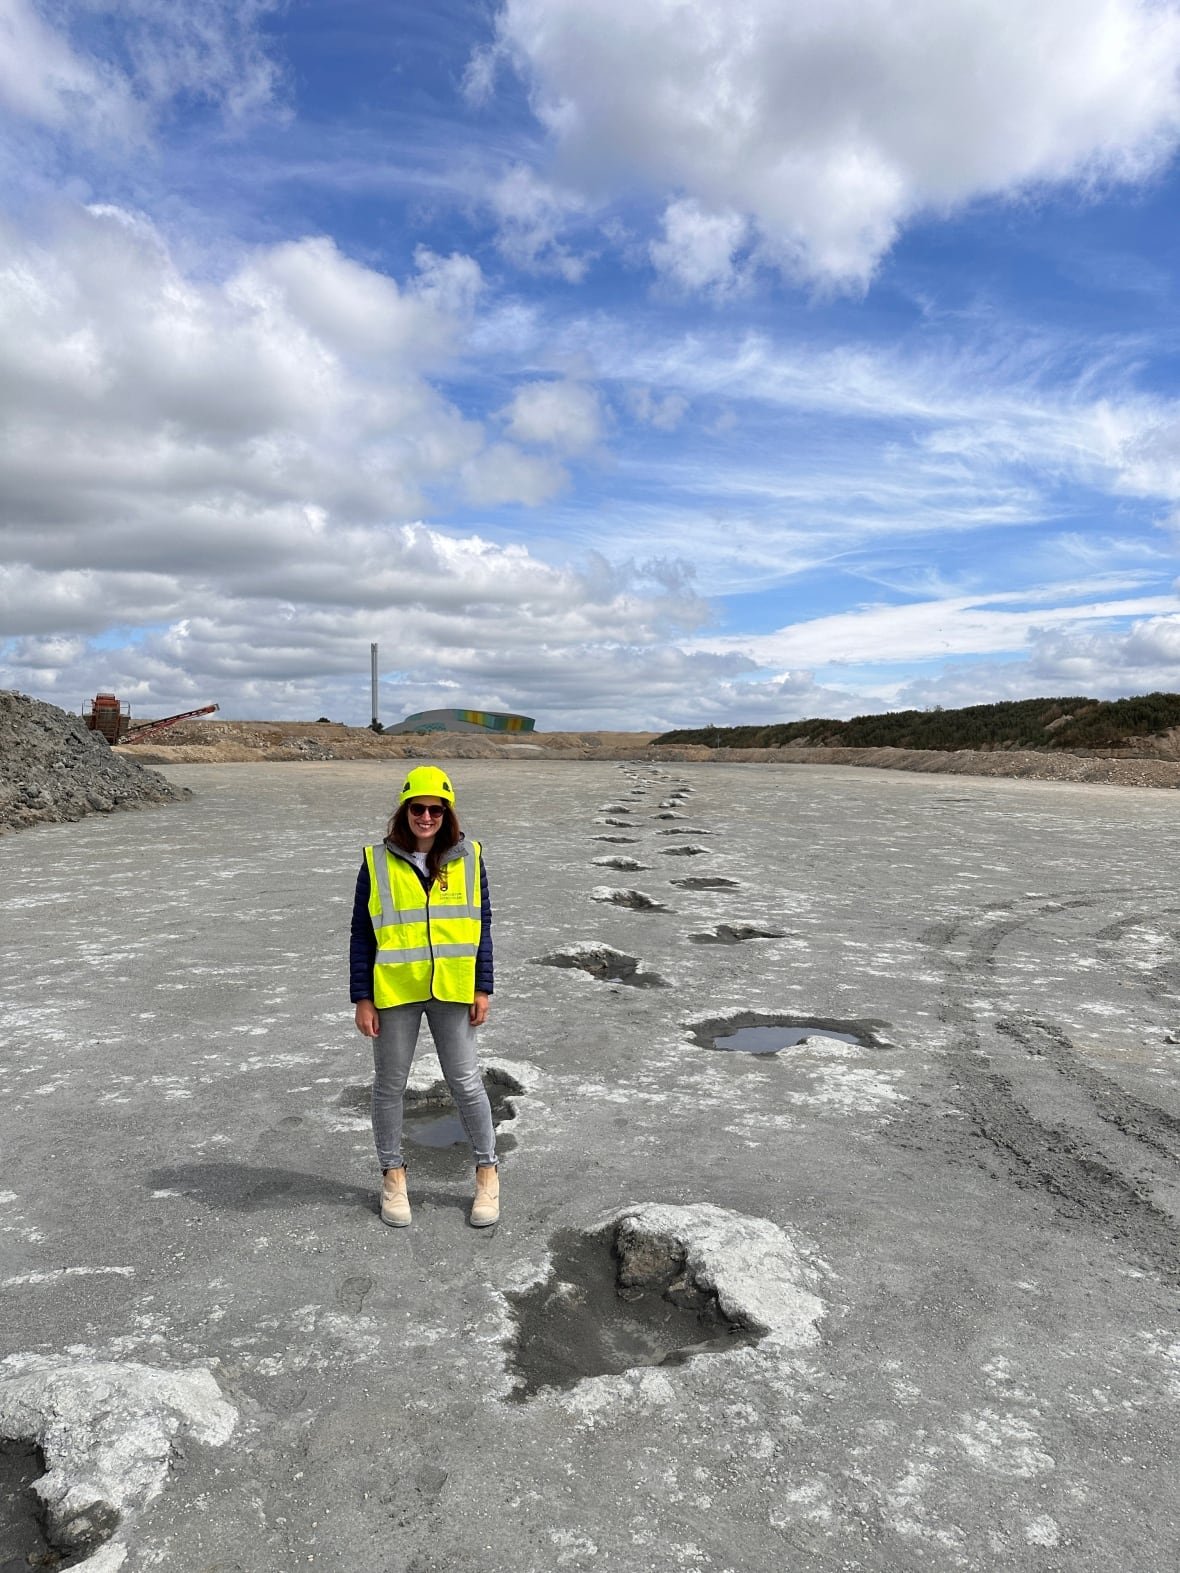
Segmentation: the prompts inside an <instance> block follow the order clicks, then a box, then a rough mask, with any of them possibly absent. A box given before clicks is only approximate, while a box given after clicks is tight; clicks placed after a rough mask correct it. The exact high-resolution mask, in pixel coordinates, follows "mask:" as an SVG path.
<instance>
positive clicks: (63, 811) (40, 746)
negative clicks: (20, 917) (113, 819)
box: [0, 690, 191, 835]
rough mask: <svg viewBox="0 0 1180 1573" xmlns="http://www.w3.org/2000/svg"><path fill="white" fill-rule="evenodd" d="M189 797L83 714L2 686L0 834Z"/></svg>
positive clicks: (184, 790)
mask: <svg viewBox="0 0 1180 1573" xmlns="http://www.w3.org/2000/svg"><path fill="white" fill-rule="evenodd" d="M189 796H191V794H190V793H189V792H188V790H187V789H186V788H181V787H175V786H173V785H172V783H171V782H170V781H166V780H165V779H164V777H163V776H162V775H160V774H159V772H158V771H155V770H145V769H144V767H143V766H142V765H141V764H139V763H138V761H136V760H135V759H133V758H131V757H130V756H129V755H127V754H125V753H123V752H122V751H121V750H118V751H117V750H113V749H112V748H111V747H110V745H109V744H108V743H107V741H106V739H105V738H104V737H102V735H101V734H100V733H98V732H91V731H88V730H87V728H86V725H85V723H84V722H83V720H82V718H81V716H74V715H70V714H69V713H68V712H67V711H65V710H59V709H58V708H57V706H56V705H47V704H43V703H42V702H41V701H40V700H39V699H29V698H27V697H26V696H25V695H24V694H16V693H10V692H8V691H7V690H0V835H2V834H3V833H4V832H5V831H8V830H22V829H23V828H24V827H25V826H26V825H40V824H46V823H49V824H61V823H63V822H64V821H67V820H72V819H81V818H83V816H84V815H86V814H109V813H110V812H111V810H112V809H116V808H142V807H144V806H145V805H147V804H151V803H172V802H175V801H177V800H178V799H180V798H184V797H189Z"/></svg>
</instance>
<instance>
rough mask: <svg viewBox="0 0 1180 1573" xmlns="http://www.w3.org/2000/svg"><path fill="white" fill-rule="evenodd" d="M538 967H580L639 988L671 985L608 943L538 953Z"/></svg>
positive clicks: (593, 975) (613, 980) (659, 987)
mask: <svg viewBox="0 0 1180 1573" xmlns="http://www.w3.org/2000/svg"><path fill="white" fill-rule="evenodd" d="M535 965H537V966H538V967H579V968H580V969H581V970H582V971H583V972H588V973H589V974H590V976H591V977H592V978H602V979H604V980H608V981H612V982H616V983H626V984H629V985H630V986H631V987H632V988H636V989H666V988H668V987H669V985H668V984H667V983H665V982H664V980H663V978H661V977H660V976H659V974H658V973H655V972H641V971H640V970H639V962H638V960H637V959H636V957H634V956H628V955H627V954H626V952H625V951H621V950H614V949H612V948H611V946H609V945H594V946H590V945H588V946H586V948H585V949H584V950H565V951H562V950H559V951H555V952H554V953H553V955H552V956H538V957H537V959H536V963H535Z"/></svg>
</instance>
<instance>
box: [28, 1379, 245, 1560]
mask: <svg viewBox="0 0 1180 1573" xmlns="http://www.w3.org/2000/svg"><path fill="white" fill-rule="evenodd" d="M236 1423H237V1411H236V1409H234V1407H233V1406H232V1405H231V1404H228V1403H227V1402H226V1401H225V1399H224V1398H223V1397H222V1396H221V1390H220V1389H219V1387H218V1385H217V1383H216V1381H215V1380H214V1378H213V1376H212V1374H211V1372H210V1371H209V1370H207V1369H206V1368H205V1367H202V1366H196V1367H190V1368H189V1369H187V1370H177V1371H168V1370H161V1369H158V1368H156V1367H154V1366H147V1365H141V1364H138V1363H134V1362H128V1363H126V1364H122V1363H117V1362H115V1361H101V1360H72V1359H68V1358H67V1359H62V1358H55V1357H54V1356H52V1355H36V1354H14V1355H9V1356H8V1358H7V1359H5V1360H3V1361H0V1436H4V1437H8V1438H11V1439H13V1440H15V1441H28V1442H33V1443H35V1444H36V1445H37V1446H38V1447H39V1448H40V1449H41V1451H42V1452H43V1454H44V1455H45V1461H46V1463H47V1465H48V1469H47V1471H46V1473H45V1474H44V1475H42V1476H41V1477H40V1479H39V1480H37V1481H35V1482H34V1485H33V1489H34V1491H36V1493H37V1495H38V1496H39V1497H40V1498H41V1501H42V1504H43V1508H44V1515H45V1523H46V1534H47V1538H48V1539H49V1541H50V1543H51V1545H53V1546H54V1547H55V1548H57V1549H58V1550H61V1551H67V1552H71V1553H73V1554H75V1555H76V1554H77V1553H79V1552H85V1551H91V1550H95V1551H97V1550H98V1548H99V1547H102V1546H104V1544H105V1543H106V1542H108V1541H110V1540H111V1537H112V1536H113V1535H115V1534H116V1532H117V1531H118V1530H119V1528H120V1526H122V1525H123V1524H124V1523H125V1521H126V1519H127V1517H128V1515H129V1514H131V1513H134V1512H135V1511H136V1510H137V1509H139V1508H141V1507H143V1506H144V1504H145V1503H147V1502H150V1501H152V1499H153V1498H154V1497H157V1496H159V1494H160V1492H161V1491H162V1490H163V1489H164V1483H165V1481H166V1479H167V1476H168V1462H169V1458H170V1456H171V1452H172V1445H173V1441H174V1439H175V1438H176V1437H177V1436H178V1435H179V1434H181V1433H187V1434H189V1435H191V1436H193V1437H195V1438H196V1439H197V1440H198V1441H200V1442H203V1443H205V1444H207V1445H208V1446H211V1447H219V1446H222V1445H224V1443H226V1442H228V1441H229V1439H230V1437H231V1436H232V1435H233V1431H234V1426H235V1425H236ZM121 1550H122V1548H121V1547H114V1546H107V1547H106V1550H105V1552H99V1556H98V1557H92V1558H90V1559H88V1560H87V1563H86V1566H87V1568H88V1569H91V1570H94V1569H99V1570H102V1569H106V1568H110V1569H113V1568H115V1567H118V1566H119V1565H120V1563H121V1562H122V1556H121V1555H118V1556H117V1560H116V1559H115V1558H116V1555H117V1553H118V1552H119V1551H121ZM104 1558H105V1560H104Z"/></svg>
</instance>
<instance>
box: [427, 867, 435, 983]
mask: <svg viewBox="0 0 1180 1573" xmlns="http://www.w3.org/2000/svg"><path fill="white" fill-rule="evenodd" d="M433 889H434V881H433V880H431V882H430V884H429V885H427V887H426V943H427V944H428V945H429V946H430V997H431V999H437V998H438V996H437V994H435V992H434V930H433V929H432V928H431V926H430V895H431V892H432V891H433Z"/></svg>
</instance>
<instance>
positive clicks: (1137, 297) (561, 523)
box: [0, 0, 1180, 730]
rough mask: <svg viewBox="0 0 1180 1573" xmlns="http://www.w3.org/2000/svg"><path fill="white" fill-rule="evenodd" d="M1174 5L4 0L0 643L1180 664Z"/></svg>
mask: <svg viewBox="0 0 1180 1573" xmlns="http://www.w3.org/2000/svg"><path fill="white" fill-rule="evenodd" d="M1178 72H1180V8H1178V7H1177V6H1176V5H1175V4H1173V3H1158V0H1068V3H1066V0H1039V3H1038V6H1037V7H1036V8H1032V9H1031V10H1030V8H1029V7H1027V6H1026V5H1023V4H1018V3H1016V0H908V3H907V4H906V5H904V6H902V5H898V4H897V3H896V0H825V3H824V4H823V5H820V4H818V3H816V4H801V5H798V6H792V7H784V6H782V5H781V3H780V0H725V3H723V0H650V3H649V4H647V5H646V6H643V7H636V6H635V5H634V4H633V3H630V0H626V3H625V0H504V3H500V4H497V3H493V0H489V3H487V4H478V5H477V4H465V3H458V0H441V3H440V0H436V3H434V4H431V5H429V6H427V5H416V4H409V3H405V0H393V3H391V0H384V3H380V4H378V3H368V0H331V3H328V0H287V3H285V4H272V3H270V0H235V3H232V4H231V3H228V0H190V3H189V4H187V5H186V6H184V7H177V6H175V5H172V4H169V3H165V0H124V3H123V4H120V5H118V6H105V5H102V4H100V3H98V0H67V3H56V4H54V5H53V6H52V7H50V6H48V5H38V4H37V3H36V0H0V132H2V133H3V135H2V137H0V149H2V151H0V190H2V193H3V211H2V214H0V400H2V401H3V406H4V419H3V423H2V425H0V540H2V546H0V684H2V685H4V686H9V687H14V688H19V689H21V690H22V691H24V692H27V693H31V694H34V695H36V696H38V697H41V698H45V699H49V700H51V701H53V702H55V703H59V704H62V705H63V706H65V707H66V708H69V709H77V708H78V707H79V705H80V703H81V701H82V700H83V699H84V698H86V697H89V696H90V695H91V694H92V693H93V692H94V691H95V690H96V689H97V688H99V687H113V688H115V689H116V690H117V691H118V692H119V694H120V696H121V697H125V698H127V699H129V700H130V701H131V703H132V706H133V708H134V709H135V711H136V713H138V714H143V715H148V714H152V713H160V712H162V711H164V710H168V709H174V708H175V709H182V708H189V707H190V706H191V705H194V704H198V703H203V702H207V701H213V700H216V701H217V702H219V703H220V705H221V707H222V710H223V712H225V713H226V714H228V715H231V716H232V715H238V716H252V717H266V716H270V717H276V718H278V717H292V718H294V717H306V718H314V717H315V716H317V715H321V714H327V715H331V716H332V717H334V718H339V719H346V720H352V721H361V722H363V721H364V720H366V719H367V717H368V713H369V699H368V670H369V644H370V641H372V640H376V641H378V643H379V645H380V649H381V665H382V670H383V673H384V674H385V678H384V683H383V692H382V701H381V702H382V713H383V715H384V717H385V719H387V720H393V719H397V718H399V717H400V716H401V715H403V714H406V713H409V712H411V711H414V710H418V709H423V708H427V707H431V706H434V705H440V704H462V705H465V706H467V705H470V706H479V707H483V708H489V709H519V710H524V711H526V712H527V713H529V714H531V715H535V716H536V717H537V720H538V724H539V726H541V727H542V728H543V729H550V730H552V729H560V728H567V727H587V728H591V727H604V728H606V727H610V728H617V727H623V728H662V727H666V726H672V725H691V724H694V723H700V724H705V723H715V722H726V721H734V722H747V721H771V720H786V719H792V718H795V717H798V716H804V715H830V716H847V715H853V714H858V713H863V712H865V711H872V710H881V709H891V708H898V707H908V706H915V705H916V706H925V705H933V704H944V705H950V704H966V703H977V702H986V701H991V700H997V699H1003V698H1013V697H1026V696H1030V695H1037V694H1054V695H1060V694H1070V693H1089V694H1095V695H1099V696H1105V697H1117V696H1119V695H1123V694H1131V693H1139V692H1145V691H1147V690H1149V689H1153V688H1165V689H1176V688H1180V598H1178V596H1177V583H1176V575H1177V565H1176V560H1175V559H1176V546H1177V534H1178V531H1180V512H1178V504H1180V400H1178V396H1177V395H1178V387H1180V360H1178V354H1177V350H1178V345H1177V335H1176V329H1175V326H1174V324H1175V323H1176V321H1177V311H1176V304H1177V303H1176V298H1175V297H1176V293H1177V287H1176V278H1175V269H1174V265H1173V261H1172V259H1173V257H1174V256H1175V255H1176V254H1177V249H1178V247H1177V242H1178V241H1180V235H1178V233H1177V231H1178V228H1180V220H1178V217H1177V215H1178V213H1180V204H1178V202H1177V195H1178V178H1180V177H1178V166H1177V158H1176V152H1177V144H1178V143H1180V79H1178Z"/></svg>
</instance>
